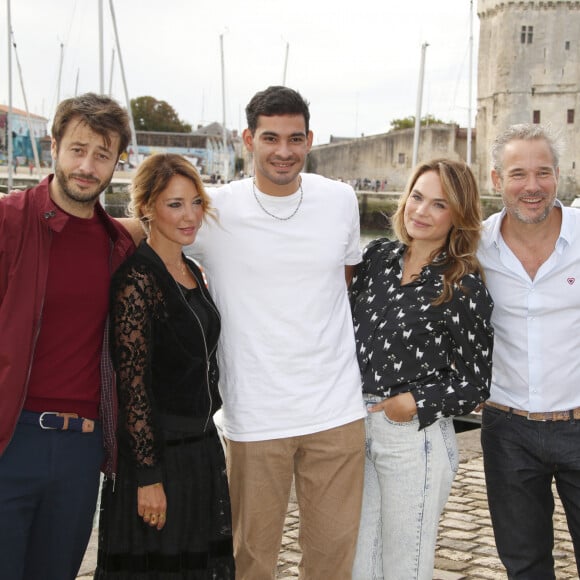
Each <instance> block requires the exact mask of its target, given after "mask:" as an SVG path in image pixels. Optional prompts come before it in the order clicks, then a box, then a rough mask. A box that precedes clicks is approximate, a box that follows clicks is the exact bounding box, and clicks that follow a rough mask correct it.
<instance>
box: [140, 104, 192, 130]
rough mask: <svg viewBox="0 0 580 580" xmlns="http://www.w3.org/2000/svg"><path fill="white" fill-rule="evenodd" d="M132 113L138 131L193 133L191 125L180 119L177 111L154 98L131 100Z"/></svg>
mask: <svg viewBox="0 0 580 580" xmlns="http://www.w3.org/2000/svg"><path fill="white" fill-rule="evenodd" d="M131 112H132V113H133V121H134V123H135V130H136V131H167V132H170V133H191V125H189V124H188V123H184V122H183V121H181V119H180V118H179V116H178V114H177V113H176V112H175V109H174V108H173V107H172V106H171V105H170V104H169V103H167V102H166V101H158V100H157V99H155V98H153V97H148V96H147V97H137V98H136V99H131Z"/></svg>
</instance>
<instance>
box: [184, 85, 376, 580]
mask: <svg viewBox="0 0 580 580" xmlns="http://www.w3.org/2000/svg"><path fill="white" fill-rule="evenodd" d="M246 115H247V120H248V129H246V130H245V131H244V133H243V139H244V144H245V145H246V147H247V148H248V150H249V151H250V152H251V153H253V156H254V175H255V177H254V178H250V179H244V180H241V181H236V182H232V183H231V184H228V185H226V186H223V187H220V188H219V189H217V190H215V191H214V193H213V195H212V204H213V206H214V207H215V209H216V210H217V217H218V219H217V222H215V223H214V222H212V221H211V220H210V221H209V223H205V224H204V227H203V228H202V230H201V231H200V233H199V235H198V238H197V241H196V243H195V244H194V245H193V246H190V247H189V249H188V253H189V254H191V255H192V256H194V257H195V258H196V259H198V260H199V262H200V263H201V264H202V266H203V267H204V269H205V273H206V275H207V279H208V283H209V288H210V291H211V293H212V295H213V297H214V299H215V301H216V303H217V305H218V308H219V310H220V312H221V315H222V334H221V340H220V346H219V360H220V372H221V377H220V389H221V393H222V397H223V400H224V407H223V431H224V435H225V438H226V441H227V445H226V447H227V459H228V477H229V484H230V493H231V499H232V511H233V522H234V547H235V556H236V567H237V573H236V578H237V579H238V580H262V579H264V580H270V579H271V578H272V577H273V575H274V573H275V569H276V564H277V558H278V552H279V550H280V543H281V538H282V532H283V526H284V518H285V514H286V510H287V507H288V498H289V493H290V487H291V484H292V478H293V477H294V478H295V485H296V494H297V498H298V504H299V508H300V536H299V542H300V545H301V548H302V552H303V556H302V562H301V564H300V568H301V569H302V571H303V574H304V577H305V578H310V579H331V578H333V579H334V578H340V579H346V578H350V576H351V569H352V561H353V558H354V550H355V547H356V538H357V533H358V525H359V516H360V505H361V497H362V483H363V469H364V425H363V417H364V416H365V409H364V406H363V403H362V395H361V387H360V376H359V370H358V365H357V361H356V355H355V345H354V333H353V328H352V320H351V315H350V308H349V304H348V299H347V282H348V281H350V277H351V276H352V269H353V267H354V265H356V264H357V263H358V262H360V260H361V253H360V249H359V214H358V205H357V200H356V196H355V193H354V191H353V189H352V188H351V187H350V186H349V185H346V184H344V183H340V182H335V181H331V180H329V179H325V178H323V177H320V176H318V175H311V174H301V173H300V171H301V169H302V168H303V166H304V162H305V159H306V156H307V154H308V152H309V151H310V148H311V145H312V132H311V131H310V130H309V118H310V113H309V110H308V104H307V103H306V102H305V101H304V99H303V98H302V97H301V96H300V94H299V93H297V92H296V91H293V90H291V89H288V88H286V87H269V88H268V89H266V90H265V91H262V92H259V93H257V94H256V95H255V96H254V97H253V98H252V100H251V101H250V103H249V105H248V106H247V108H246Z"/></svg>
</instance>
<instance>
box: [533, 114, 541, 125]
mask: <svg viewBox="0 0 580 580" xmlns="http://www.w3.org/2000/svg"><path fill="white" fill-rule="evenodd" d="M532 118H533V121H532V123H535V124H536V125H537V124H539V123H540V111H534V112H533V117H532Z"/></svg>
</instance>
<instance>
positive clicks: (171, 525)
mask: <svg viewBox="0 0 580 580" xmlns="http://www.w3.org/2000/svg"><path fill="white" fill-rule="evenodd" d="M131 204H132V211H133V214H134V215H135V216H136V217H137V218H138V219H140V220H141V222H142V223H143V225H144V228H145V230H146V232H147V239H146V240H144V241H143V242H142V243H141V245H140V246H139V247H138V249H137V251H136V252H135V254H134V255H133V256H132V257H131V258H129V259H128V260H127V261H126V262H125V264H124V265H123V266H122V267H121V268H120V269H119V270H118V271H117V273H116V274H115V276H114V278H113V281H112V287H111V332H110V338H111V349H112V354H113V364H114V366H115V371H116V377H117V390H118V395H119V418H118V420H119V427H118V440H119V456H118V457H119V459H118V468H117V477H116V479H115V480H107V481H105V483H104V485H103V492H102V500H101V519H100V524H99V554H98V562H97V570H96V573H95V578H98V579H104V578H106V579H119V580H120V579H131V580H137V579H143V580H150V579H159V580H178V579H179V580H186V579H189V580H202V579H204V580H205V579H209V578H211V579H221V580H234V576H235V573H234V562H233V555H232V538H231V515H230V504H229V495H228V488H227V481H226V474H225V460H224V454H223V450H222V447H221V444H220V441H219V438H218V434H217V431H216V428H215V425H214V423H213V419H212V415H213V414H214V413H215V411H216V410H217V409H218V408H219V407H220V405H221V400H220V396H219V393H218V390H217V379H218V370H217V367H216V345H217V340H218V336H219V331H220V317H219V314H218V312H217V310H216V308H215V305H214V303H213V302H212V299H211V297H210V295H209V293H208V292H207V289H206V287H205V285H204V281H203V277H202V274H201V272H200V270H199V269H198V268H197V266H196V265H195V264H194V263H193V262H192V261H190V260H188V259H187V258H185V256H184V255H183V253H182V246H184V245H187V244H191V243H192V242H193V241H194V240H195V237H196V233H197V230H198V229H199V228H200V227H201V225H202V223H203V220H204V218H206V217H207V216H208V214H209V213H210V211H211V210H210V208H209V200H208V197H207V195H206V193H205V191H204V188H203V184H202V182H201V179H200V178H199V175H198V174H197V172H196V171H195V169H194V168H193V166H192V165H191V164H190V163H189V162H188V161H186V160H185V159H184V158H182V157H181V156H178V155H154V156H152V157H149V158H148V159H147V160H145V161H144V163H143V164H142V165H141V166H140V167H139V170H138V171H137V174H136V176H135V179H134V181H133V186H132V192H131Z"/></svg>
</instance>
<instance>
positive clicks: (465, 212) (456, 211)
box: [392, 159, 483, 305]
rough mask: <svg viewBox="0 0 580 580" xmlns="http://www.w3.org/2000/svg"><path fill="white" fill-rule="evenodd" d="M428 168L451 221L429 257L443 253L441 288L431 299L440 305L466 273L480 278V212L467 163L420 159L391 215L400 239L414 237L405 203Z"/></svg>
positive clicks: (451, 293)
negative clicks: (436, 180) (440, 243)
mask: <svg viewBox="0 0 580 580" xmlns="http://www.w3.org/2000/svg"><path fill="white" fill-rule="evenodd" d="M428 171H434V172H435V173H436V174H437V175H438V176H439V179H440V180H441V188H442V190H443V193H444V194H445V197H446V198H447V201H448V203H449V208H450V210H451V221H452V224H453V225H452V226H451V230H450V231H449V234H448V235H447V239H446V241H445V243H444V244H443V246H442V247H441V248H438V249H437V250H435V251H434V252H433V253H432V254H431V257H430V261H431V262H432V261H433V260H434V259H435V258H436V257H437V256H438V255H439V254H440V253H441V252H445V254H446V256H445V258H444V259H443V261H442V262H440V261H438V262H437V264H438V265H443V266H444V268H445V269H444V273H443V291H442V292H441V294H440V296H439V297H438V298H437V299H435V300H434V301H433V304H434V305H439V304H443V303H444V302H448V301H449V300H451V298H452V296H453V289H454V288H455V287H457V286H458V285H459V284H460V280H461V279H462V278H463V277H464V276H466V275H467V274H472V273H475V274H479V275H480V276H481V277H482V278H483V270H482V268H481V264H480V263H479V260H478V259H477V256H476V252H477V245H478V244H479V239H480V237H481V221H482V212H481V201H480V198H479V191H478V188H477V183H476V182H475V177H474V176H473V173H472V171H471V169H470V168H469V166H468V165H467V164H466V163H464V162H463V161H453V160H451V159H434V160H432V161H429V162H426V163H421V164H420V165H418V166H417V167H416V168H415V171H414V172H413V175H412V176H411V178H410V179H409V182H408V184H407V187H406V189H405V192H404V194H403V195H402V196H401V198H400V200H399V205H398V207H397V211H396V212H395V214H394V215H393V218H392V225H393V230H394V232H395V235H396V236H397V238H398V239H399V240H400V241H401V242H403V243H404V244H405V245H407V246H408V245H410V244H411V242H412V241H413V238H412V237H411V236H410V235H409V232H408V231H407V228H406V227H405V219H404V213H405V205H406V204H407V200H408V199H409V196H410V195H411V192H412V191H413V188H414V187H415V184H416V183H417V180H418V179H419V177H421V175H423V174H424V173H427V172H428Z"/></svg>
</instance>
